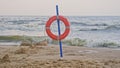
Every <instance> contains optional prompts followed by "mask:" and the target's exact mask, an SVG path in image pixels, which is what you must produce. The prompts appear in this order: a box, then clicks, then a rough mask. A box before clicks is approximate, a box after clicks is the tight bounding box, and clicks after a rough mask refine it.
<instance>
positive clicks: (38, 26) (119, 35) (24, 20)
mask: <svg viewBox="0 0 120 68" xmlns="http://www.w3.org/2000/svg"><path fill="white" fill-rule="evenodd" d="M65 17H66V18H67V19H68V21H69V22H70V28H71V32H70V34H69V35H68V36H67V38H66V39H72V38H80V39H84V40H87V42H88V43H94V42H104V41H110V42H115V43H119V44H120V16H65ZM49 18H50V16H0V35H1V36H8V35H21V36H23V35H26V36H47V34H46V32H45V24H46V22H47V21H48V19H49ZM60 25H61V33H63V32H64V30H65V26H64V24H63V23H61V24H60ZM51 30H52V32H53V33H54V34H57V22H56V21H54V23H53V24H52V25H51Z"/></svg>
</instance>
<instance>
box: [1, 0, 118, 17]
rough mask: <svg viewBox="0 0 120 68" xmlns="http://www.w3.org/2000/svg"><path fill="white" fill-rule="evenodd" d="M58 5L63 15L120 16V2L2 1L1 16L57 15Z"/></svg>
mask: <svg viewBox="0 0 120 68" xmlns="http://www.w3.org/2000/svg"><path fill="white" fill-rule="evenodd" d="M58 2H59V3H58ZM56 3H58V4H59V8H60V14H61V15H82V16H83V15H87V16H90V15H92V16H93V15H101V16H103V15H107V16H108V15H109V16H116V15H117V16H120V0H0V15H55V5H56Z"/></svg>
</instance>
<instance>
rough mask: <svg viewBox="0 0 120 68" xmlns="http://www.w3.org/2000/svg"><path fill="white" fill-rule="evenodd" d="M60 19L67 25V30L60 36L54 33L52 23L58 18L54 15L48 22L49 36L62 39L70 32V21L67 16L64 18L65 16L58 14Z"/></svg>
mask: <svg viewBox="0 0 120 68" xmlns="http://www.w3.org/2000/svg"><path fill="white" fill-rule="evenodd" d="M58 18H59V20H61V21H62V22H63V23H64V25H65V31H64V33H63V34H61V35H60V36H57V35H55V34H53V33H52V32H51V30H50V26H51V24H52V23H53V22H54V21H55V20H57V16H52V17H51V18H49V20H48V21H47V23H46V26H45V28H46V33H47V34H48V36H49V37H51V38H52V39H54V40H62V39H64V38H65V37H66V36H67V35H68V34H69V32H70V23H69V22H68V20H67V19H66V18H64V17H63V16H58Z"/></svg>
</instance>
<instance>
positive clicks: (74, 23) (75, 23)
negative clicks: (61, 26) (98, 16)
mask: <svg viewBox="0 0 120 68" xmlns="http://www.w3.org/2000/svg"><path fill="white" fill-rule="evenodd" d="M70 23H71V24H72V25H80V26H109V24H107V23H100V24H99V23H94V24H91V23H82V22H70Z"/></svg>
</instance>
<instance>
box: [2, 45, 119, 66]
mask: <svg viewBox="0 0 120 68" xmlns="http://www.w3.org/2000/svg"><path fill="white" fill-rule="evenodd" d="M119 51H120V50H119V49H118V50H117V49H110V48H88V47H78V46H65V45H63V53H64V57H63V58H62V59H60V57H59V46H58V45H48V46H37V47H29V46H0V68H120V53H119Z"/></svg>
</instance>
